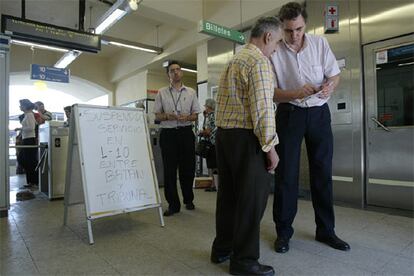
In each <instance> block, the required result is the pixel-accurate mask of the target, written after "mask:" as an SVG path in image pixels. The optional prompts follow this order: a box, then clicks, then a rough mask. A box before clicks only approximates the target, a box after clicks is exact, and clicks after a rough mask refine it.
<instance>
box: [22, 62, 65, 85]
mask: <svg viewBox="0 0 414 276" xmlns="http://www.w3.org/2000/svg"><path fill="white" fill-rule="evenodd" d="M69 77H70V70H69V69H62V68H56V67H49V66H44V65H39V64H32V67H31V71H30V78H31V79H32V80H43V81H54V82H63V83H69Z"/></svg>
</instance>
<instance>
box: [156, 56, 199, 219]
mask: <svg viewBox="0 0 414 276" xmlns="http://www.w3.org/2000/svg"><path fill="white" fill-rule="evenodd" d="M166 70H167V75H168V78H169V81H170V85H169V86H168V87H164V88H161V89H160V90H159V91H158V94H157V96H156V98H155V107H154V113H155V117H156V120H158V121H160V122H161V124H160V125H161V128H162V130H161V134H160V146H161V154H162V160H163V165H164V194H165V198H166V200H167V202H168V209H167V210H166V211H165V212H164V216H172V215H174V214H175V213H178V212H180V208H181V204H180V198H179V197H178V192H177V168H178V172H179V178H180V185H181V191H182V194H183V199H184V204H185V208H186V209H187V210H194V208H195V206H194V203H193V200H194V193H193V181H194V176H195V136H194V132H193V129H192V127H193V122H194V121H197V119H198V114H199V113H201V108H200V105H199V103H198V100H197V95H196V92H195V91H194V89H192V88H190V87H187V86H185V85H183V83H182V78H183V72H182V70H181V66H180V64H179V63H178V62H176V61H171V62H169V65H168V67H167V68H166Z"/></svg>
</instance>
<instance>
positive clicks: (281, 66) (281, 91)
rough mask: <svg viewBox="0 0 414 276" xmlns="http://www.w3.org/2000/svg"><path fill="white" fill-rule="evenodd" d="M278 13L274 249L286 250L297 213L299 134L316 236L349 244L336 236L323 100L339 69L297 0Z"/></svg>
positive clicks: (337, 244)
mask: <svg viewBox="0 0 414 276" xmlns="http://www.w3.org/2000/svg"><path fill="white" fill-rule="evenodd" d="M279 17H280V19H281V21H282V23H283V24H282V25H283V30H284V41H282V42H281V43H280V44H279V48H278V51H276V52H275V53H274V54H273V55H272V58H271V59H272V62H273V65H274V67H275V72H276V76H277V82H278V88H277V89H275V97H274V99H275V101H276V102H277V103H278V107H277V114H276V132H277V133H278V136H279V145H277V146H276V151H277V153H278V155H279V157H280V163H279V166H278V167H277V169H276V174H275V175H276V183H275V200H274V204H273V219H274V221H275V224H276V232H277V239H276V241H275V251H276V252H278V253H285V252H287V251H288V250H289V240H290V238H291V237H292V235H293V227H292V223H293V220H294V218H295V215H296V212H297V197H298V190H299V184H298V180H299V166H300V152H301V144H302V140H303V138H305V142H306V147H307V151H308V159H309V170H310V188H311V196H312V204H313V208H314V212H315V222H316V236H315V239H316V240H317V241H319V242H322V243H325V244H327V245H329V246H331V247H333V248H335V249H338V250H343V251H347V250H349V249H350V246H349V245H348V244H347V243H346V242H344V241H342V240H341V239H339V238H338V237H337V236H336V235H335V230H334V228H335V215H334V209H333V199H332V155H333V135H332V129H331V115H330V111H329V107H328V104H327V101H328V100H329V97H330V95H331V94H332V93H333V91H334V90H335V88H336V87H337V85H338V83H339V74H340V70H339V68H338V65H337V63H336V59H335V56H334V54H333V53H332V51H331V49H330V47H329V44H328V42H327V40H326V39H325V38H323V37H320V36H315V35H310V34H305V27H306V18H307V14H306V10H305V8H304V7H303V6H302V5H300V4H299V3H296V2H290V3H287V4H285V5H284V6H282V8H281V10H280V12H279Z"/></svg>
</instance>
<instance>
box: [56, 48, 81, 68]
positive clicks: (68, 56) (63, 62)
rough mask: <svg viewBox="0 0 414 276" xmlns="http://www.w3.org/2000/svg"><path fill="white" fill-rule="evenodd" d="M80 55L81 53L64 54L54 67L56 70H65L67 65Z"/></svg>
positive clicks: (70, 52) (74, 51)
mask: <svg viewBox="0 0 414 276" xmlns="http://www.w3.org/2000/svg"><path fill="white" fill-rule="evenodd" d="M80 54H82V52H81V51H76V50H73V51H69V52H67V53H66V54H64V55H63V56H62V57H61V58H60V59H59V60H58V62H56V64H55V67H56V68H66V67H67V66H68V65H69V64H71V63H72V61H74V60H75V59H76V58H77V57H78V56H79V55H80Z"/></svg>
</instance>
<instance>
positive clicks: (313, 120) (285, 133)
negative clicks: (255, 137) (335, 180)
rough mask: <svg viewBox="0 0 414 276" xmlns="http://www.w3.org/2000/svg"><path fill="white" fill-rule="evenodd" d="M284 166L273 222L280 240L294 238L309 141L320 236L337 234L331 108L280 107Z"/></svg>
mask: <svg viewBox="0 0 414 276" xmlns="http://www.w3.org/2000/svg"><path fill="white" fill-rule="evenodd" d="M276 131H277V134H278V137H279V144H278V145H277V146H276V151H277V153H278V155H279V158H280V162H279V165H278V167H277V168H276V174H275V176H276V177H275V179H276V183H275V197H274V203H273V220H274V222H275V224H276V232H277V235H278V237H283V238H291V237H292V235H293V227H292V223H293V220H294V218H295V215H296V212H297V198H298V190H299V185H298V181H299V167H300V153H301V145H302V140H303V138H305V142H306V148H307V152H308V159H309V171H310V189H311V196H312V204H313V209H314V212H315V222H316V234H317V235H323V236H326V235H328V236H329V235H332V234H334V227H335V216H334V210H333V200H332V154H333V136H332V129H331V114H330V111H329V107H328V105H327V104H324V105H323V106H320V107H310V108H300V107H297V106H294V105H292V104H289V103H283V104H279V105H278V107H277V112H276Z"/></svg>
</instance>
